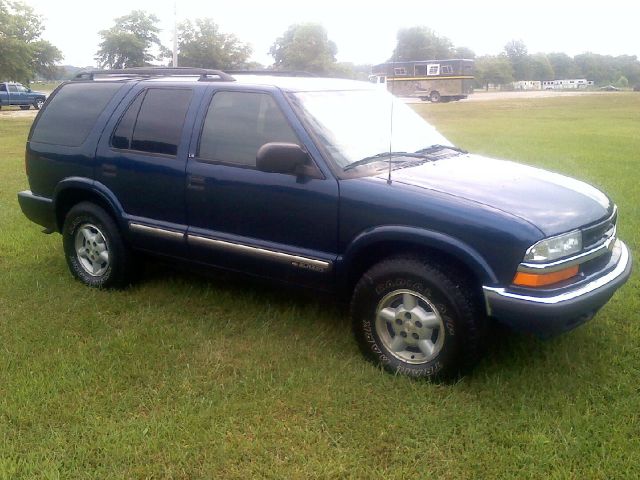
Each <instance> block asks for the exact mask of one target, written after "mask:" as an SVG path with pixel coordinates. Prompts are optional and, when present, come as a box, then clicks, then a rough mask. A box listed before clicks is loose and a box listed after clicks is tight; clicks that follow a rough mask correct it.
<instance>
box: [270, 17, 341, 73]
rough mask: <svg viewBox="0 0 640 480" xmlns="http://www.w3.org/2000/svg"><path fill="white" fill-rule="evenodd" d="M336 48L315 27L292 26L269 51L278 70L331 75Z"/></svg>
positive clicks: (317, 27)
mask: <svg viewBox="0 0 640 480" xmlns="http://www.w3.org/2000/svg"><path fill="white" fill-rule="evenodd" d="M337 52H338V48H337V47H336V44H335V43H333V42H332V41H331V40H329V37H328V35H327V31H326V30H325V28H324V27H323V26H322V25H319V24H317V23H300V24H296V25H291V26H290V27H289V28H288V29H287V31H286V32H284V35H282V36H281V37H279V38H278V39H277V40H276V41H275V43H274V44H273V45H272V46H271V48H270V49H269V54H270V55H271V56H272V57H273V58H274V60H275V63H274V66H275V68H276V69H281V70H306V71H309V72H312V73H318V74H327V73H330V72H331V70H332V69H333V67H334V65H335V63H336V53H337Z"/></svg>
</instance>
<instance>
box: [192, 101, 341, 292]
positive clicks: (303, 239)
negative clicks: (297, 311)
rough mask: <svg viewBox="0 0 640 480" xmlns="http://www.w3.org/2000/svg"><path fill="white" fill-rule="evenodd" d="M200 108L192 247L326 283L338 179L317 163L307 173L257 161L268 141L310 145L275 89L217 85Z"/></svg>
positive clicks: (213, 259) (229, 261)
mask: <svg viewBox="0 0 640 480" xmlns="http://www.w3.org/2000/svg"><path fill="white" fill-rule="evenodd" d="M201 116H202V119H201V120H199V121H198V122H197V123H196V128H195V130H194V137H193V139H192V142H191V148H190V154H189V162H188V165H187V191H186V198H187V218H188V222H189V232H188V243H189V248H190V250H191V253H192V255H195V256H196V258H197V259H198V260H200V261H202V262H206V263H210V264H215V265H218V266H222V267H226V268H230V269H236V270H240V271H243V272H249V273H253V274H256V275H260V276H270V277H276V278H279V279H284V280H288V281H292V282H295V283H302V284H305V285H310V286H315V287H323V286H325V285H327V284H328V281H329V279H330V278H331V276H332V274H333V271H332V269H333V262H334V260H335V258H336V253H335V252H336V246H337V213H338V185H337V182H336V180H335V179H334V178H332V177H328V176H325V175H323V174H321V173H320V170H319V169H318V170H317V175H313V176H305V177H301V176H296V175H292V174H291V175H288V174H280V173H267V172H262V171H259V170H257V169H256V154H257V151H258V149H259V148H260V147H261V146H262V145H264V144H265V143H269V142H285V143H297V144H299V145H302V146H304V148H306V149H307V150H308V151H310V152H311V151H312V150H313V149H311V148H307V147H310V146H311V145H310V143H311V142H310V139H308V137H306V133H305V132H304V129H302V127H301V125H300V124H299V122H297V119H296V118H295V116H294V115H293V112H292V111H291V109H290V107H288V105H287V104H286V102H285V101H284V99H283V98H282V97H280V101H278V98H277V96H276V94H275V93H274V94H272V93H268V92H258V91H244V90H235V91H218V92H216V93H215V94H214V95H213V98H212V99H211V101H210V102H207V103H205V104H204V105H203V108H202V115H201ZM307 142H308V143H307ZM311 162H312V163H313V164H314V165H313V166H315V167H316V168H317V164H315V162H314V161H313V160H311Z"/></svg>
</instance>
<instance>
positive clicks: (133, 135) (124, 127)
mask: <svg viewBox="0 0 640 480" xmlns="http://www.w3.org/2000/svg"><path fill="white" fill-rule="evenodd" d="M191 95H192V91H191V90H190V89H177V88H150V89H148V90H146V91H145V92H143V93H141V94H139V95H138V96H137V97H136V99H135V100H134V101H133V102H132V103H131V105H129V108H128V109H127V111H126V112H125V114H124V115H123V116H122V118H121V119H120V122H119V123H118V126H117V127H116V129H115V132H114V133H113V136H112V138H111V145H112V146H113V147H114V148H122V149H127V150H137V151H139V152H147V153H156V154H162V155H172V156H175V155H177V153H178V145H179V144H180V137H181V136H182V127H183V125H184V120H185V117H186V115H187V110H188V109H189V104H190V102H191Z"/></svg>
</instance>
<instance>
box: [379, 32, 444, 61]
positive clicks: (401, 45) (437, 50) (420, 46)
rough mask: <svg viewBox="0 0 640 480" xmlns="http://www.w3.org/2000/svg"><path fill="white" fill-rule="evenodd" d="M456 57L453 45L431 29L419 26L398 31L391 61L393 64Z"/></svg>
mask: <svg viewBox="0 0 640 480" xmlns="http://www.w3.org/2000/svg"><path fill="white" fill-rule="evenodd" d="M452 56H454V51H453V44H452V43H451V40H449V39H448V38H446V37H440V36H438V35H436V33H435V32H434V31H433V30H431V29H430V28H427V27H423V26H418V27H410V28H401V29H400V30H398V35H397V43H396V48H395V49H394V50H393V55H392V57H391V58H390V59H389V61H392V62H409V61H413V60H433V59H441V58H451V57H452Z"/></svg>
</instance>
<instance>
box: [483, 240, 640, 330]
mask: <svg viewBox="0 0 640 480" xmlns="http://www.w3.org/2000/svg"><path fill="white" fill-rule="evenodd" d="M631 264H632V260H631V253H630V252H629V249H628V248H627V246H626V245H625V244H624V243H623V242H622V241H620V240H616V242H615V244H614V247H613V250H612V252H611V257H610V259H609V261H608V262H607V264H606V265H605V266H604V268H602V269H601V270H600V272H598V273H597V274H595V275H593V276H592V277H591V278H590V279H588V281H586V282H585V283H581V284H579V285H576V286H575V288H569V289H565V290H563V291H561V292H557V293H554V294H551V295H543V294H540V295H538V294H534V293H530V292H527V293H522V292H517V291H512V290H510V289H506V288H498V287H483V290H484V297H485V302H486V306H487V313H488V315H489V316H491V317H494V318H496V319H497V320H498V321H499V322H501V323H504V324H506V325H507V326H509V327H511V328H513V329H514V330H518V331H523V332H530V333H535V334H537V335H540V336H545V337H546V336H552V335H555V334H558V333H562V332H565V331H567V330H571V329H572V328H575V327H577V326H578V325H581V324H582V323H584V322H586V321H588V320H589V319H591V318H592V317H593V315H594V314H595V313H596V312H597V311H598V310H599V309H600V308H601V307H602V306H603V305H604V304H606V303H607V302H608V301H609V299H610V298H611V296H612V295H613V294H614V293H615V291H616V290H617V289H618V288H620V286H622V284H624V283H625V282H626V281H627V279H628V278H629V276H630V275H631Z"/></svg>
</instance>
